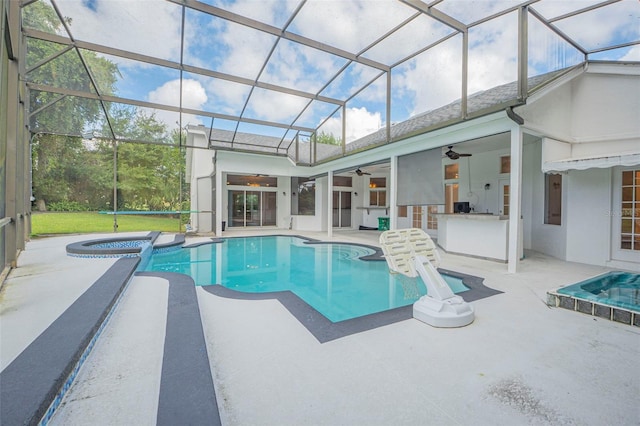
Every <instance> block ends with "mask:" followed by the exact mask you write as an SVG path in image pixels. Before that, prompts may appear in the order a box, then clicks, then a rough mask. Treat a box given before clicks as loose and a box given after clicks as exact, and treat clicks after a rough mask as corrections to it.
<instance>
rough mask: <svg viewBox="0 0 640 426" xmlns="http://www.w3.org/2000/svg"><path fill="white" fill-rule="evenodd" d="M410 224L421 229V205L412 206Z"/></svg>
mask: <svg viewBox="0 0 640 426" xmlns="http://www.w3.org/2000/svg"><path fill="white" fill-rule="evenodd" d="M411 226H412V227H414V228H420V229H422V206H413V219H412V221H411Z"/></svg>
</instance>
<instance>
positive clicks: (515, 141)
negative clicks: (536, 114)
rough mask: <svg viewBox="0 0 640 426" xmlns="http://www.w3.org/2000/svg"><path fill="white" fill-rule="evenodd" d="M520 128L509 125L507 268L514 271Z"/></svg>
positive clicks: (519, 192) (518, 241)
mask: <svg viewBox="0 0 640 426" xmlns="http://www.w3.org/2000/svg"><path fill="white" fill-rule="evenodd" d="M521 216H522V128H521V127H520V126H518V125H516V124H514V125H513V126H512V127H511V177H510V181H509V241H508V250H507V259H508V264H507V270H508V271H509V273H515V272H517V269H518V262H519V261H520V253H521V252H522V250H521V247H522V229H521V228H522V222H521V220H520V218H521Z"/></svg>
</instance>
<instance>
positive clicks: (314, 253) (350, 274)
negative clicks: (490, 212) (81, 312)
mask: <svg viewBox="0 0 640 426" xmlns="http://www.w3.org/2000/svg"><path fill="white" fill-rule="evenodd" d="M305 241H306V240H304V239H301V238H298V237H286V236H269V237H251V238H229V239H226V240H224V241H223V242H222V243H219V244H206V245H202V246H199V247H193V248H182V249H180V250H177V251H172V252H169V253H154V254H153V256H152V257H151V259H150V260H149V262H148V263H147V264H146V266H145V270H147V271H166V272H178V273H182V274H187V275H190V276H191V277H192V278H193V280H194V281H195V283H196V285H199V286H205V285H212V284H220V285H223V286H225V287H227V288H230V289H233V290H237V291H242V292H248V293H265V292H272V291H282V290H290V291H292V292H293V293H295V294H296V295H297V296H298V297H300V298H301V299H302V300H304V301H305V302H306V303H308V304H309V305H311V306H312V307H313V308H315V309H316V310H317V311H318V312H320V313H321V314H322V315H324V316H325V317H327V318H328V319H329V320H331V321H333V322H338V321H343V320H346V319H351V318H356V317H359V316H363V315H367V314H372V313H376V312H381V311H385V310H388V309H393V308H397V307H400V306H406V305H410V304H413V302H415V301H416V300H418V299H419V298H420V297H421V296H423V295H424V294H426V288H425V286H424V284H423V283H422V280H421V279H420V278H408V277H405V276H403V275H399V274H394V275H391V274H389V268H388V266H387V263H386V262H384V261H364V260H360V259H359V257H361V256H367V255H371V254H373V253H374V251H373V250H372V249H370V248H367V247H363V246H357V245H350V244H334V243H331V244H306V243H305ZM443 276H444V278H445V280H446V281H447V282H448V283H449V285H450V286H451V288H452V290H453V291H454V292H455V293H460V292H463V291H466V290H469V288H468V287H466V286H465V285H464V284H462V280H461V279H459V278H455V277H451V276H448V275H443Z"/></svg>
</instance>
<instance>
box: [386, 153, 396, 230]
mask: <svg viewBox="0 0 640 426" xmlns="http://www.w3.org/2000/svg"><path fill="white" fill-rule="evenodd" d="M389 165H390V166H391V167H390V168H389V182H388V183H387V188H389V201H388V203H387V205H388V206H389V229H398V208H397V207H396V201H397V199H398V188H397V185H398V183H397V182H398V179H397V178H398V157H397V156H396V155H393V156H391V158H390V159H389Z"/></svg>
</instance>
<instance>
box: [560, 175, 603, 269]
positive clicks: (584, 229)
mask: <svg viewBox="0 0 640 426" xmlns="http://www.w3.org/2000/svg"><path fill="white" fill-rule="evenodd" d="M564 182H566V183H567V185H566V188H567V190H566V193H567V199H566V212H567V213H566V215H563V216H564V217H563V220H564V219H565V217H566V227H567V256H566V260H568V261H572V262H580V263H589V264H592V265H603V266H604V265H605V264H606V262H607V261H608V260H609V257H610V251H611V237H610V235H611V231H610V229H611V217H610V215H609V214H608V213H609V211H610V209H611V188H612V183H611V169H589V170H572V171H570V172H569V173H568V174H567V176H566V178H565V180H564Z"/></svg>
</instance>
